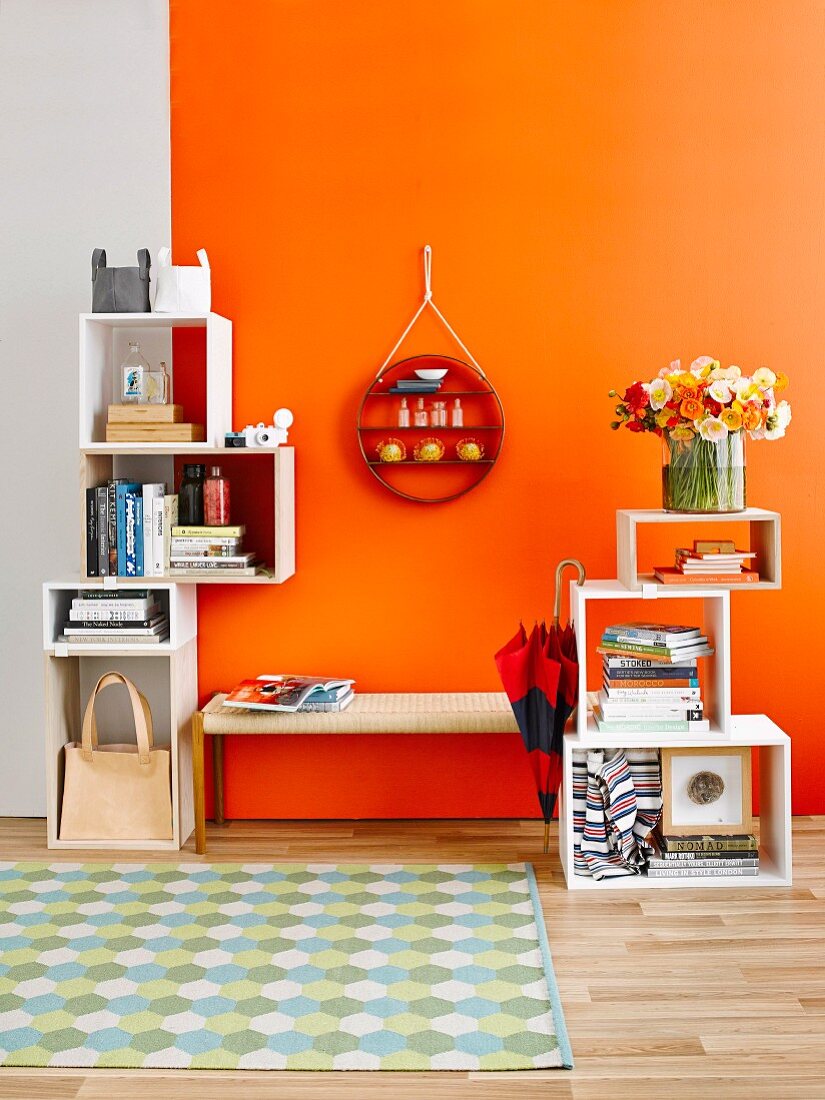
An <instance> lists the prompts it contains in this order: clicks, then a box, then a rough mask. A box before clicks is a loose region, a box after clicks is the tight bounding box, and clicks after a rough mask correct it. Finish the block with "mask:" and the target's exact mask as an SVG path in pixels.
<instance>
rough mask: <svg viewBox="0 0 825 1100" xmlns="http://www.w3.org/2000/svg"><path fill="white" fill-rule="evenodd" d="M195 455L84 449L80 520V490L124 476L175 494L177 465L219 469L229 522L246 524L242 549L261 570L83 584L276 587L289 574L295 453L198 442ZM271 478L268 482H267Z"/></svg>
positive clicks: (97, 579)
mask: <svg viewBox="0 0 825 1100" xmlns="http://www.w3.org/2000/svg"><path fill="white" fill-rule="evenodd" d="M197 446H198V449H197V450H196V451H192V450H190V448H189V447H187V448H186V449H185V450H181V448H179V447H170V446H168V445H166V446H164V447H162V448H160V447H159V448H157V449H155V448H146V447H143V448H141V447H137V448H135V449H129V450H124V449H122V448H121V447H116V448H113V447H111V446H109V447H107V448H105V449H101V450H92V451H90V450H88V449H87V450H84V451H83V452H81V458H80V508H81V512H80V515H81V517H84V516H85V507H86V503H85V502H86V489H87V488H93V487H96V486H98V485H103V484H105V483H106V482H107V481H109V480H110V479H111V478H116V477H128V478H130V479H132V480H133V481H135V482H138V483H140V484H150V483H152V482H165V483H166V485H167V488H168V491H169V492H173V491H176V490H177V486H178V483H179V480H180V477H179V475H180V469H181V467H182V465H183V462H198V461H201V462H203V463H204V464H205V465H206V466H207V469H208V467H209V466H211V465H220V466H221V468H222V469H223V471H224V473H225V474H226V475H227V476H228V477H229V480H230V483H231V485H232V490H231V491H232V520H233V522H237V523H243V524H245V526H246V529H247V531H246V536H245V539H244V544H245V547H246V548H247V549H249V550H252V551H255V553H256V554H258V556H259V557H260V559H261V560H262V562H263V565H264V567H265V569H266V572H265V573H263V572H261V573H259V574H257V575H255V576H237V577H236V576H232V575H231V574H222V575H221V576H214V575H211V574H207V573H205V572H204V573H198V574H197V575H193V576H188V577H172V576H169V575H167V576H166V577H165V578H155V577H129V578H127V577H117V578H112V577H107V578H100V577H82V578H81V580H82V581H83V583H84V584H87V585H89V586H91V585H95V584H104V583H108V584H116V585H121V584H127V585H130V584H131V585H137V586H138V587H149V586H150V585H151V583H152V582H154V581H155V580H161V579H166V581H167V582H174V583H175V584H281V583H283V582H284V581H286V580H288V579H289V578H290V577H291V576H292V575H293V573H294V572H295V450H294V448H293V447H276V448H274V449H263V448H261V449H258V448H250V449H249V450H246V449H244V448H239V449H238V450H234V449H233V448H220V450H218V449H210V448H208V447H206V448H205V447H204V446H203V444H199V445H197ZM270 479H271V480H270ZM80 529H81V547H80V560H81V562H82V563H83V566H82V568H84V569H85V564H86V541H85V538H86V536H85V527H84V525H83V522H81V528H80Z"/></svg>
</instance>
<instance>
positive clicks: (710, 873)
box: [647, 865, 759, 878]
mask: <svg viewBox="0 0 825 1100" xmlns="http://www.w3.org/2000/svg"><path fill="white" fill-rule="evenodd" d="M647 873H648V877H649V878H723V877H731V878H748V877H755V876H756V875H758V874H759V868H758V867H691V866H689V865H685V866H684V867H651V868H650V870H649V871H648V872H647Z"/></svg>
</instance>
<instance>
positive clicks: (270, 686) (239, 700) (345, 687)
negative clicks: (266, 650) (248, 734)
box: [224, 675, 355, 711]
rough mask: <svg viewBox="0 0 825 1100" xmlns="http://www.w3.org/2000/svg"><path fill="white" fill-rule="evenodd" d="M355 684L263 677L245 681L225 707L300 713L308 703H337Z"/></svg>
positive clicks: (351, 682) (298, 678)
mask: <svg viewBox="0 0 825 1100" xmlns="http://www.w3.org/2000/svg"><path fill="white" fill-rule="evenodd" d="M354 683H355V681H354V680H325V679H323V678H322V677H320V676H291V675H280V676H278V675H276V676H259V677H258V678H257V679H256V680H242V681H241V683H240V684H238V686H237V687H236V688H235V689H234V691H231V692H230V693H229V695H227V697H226V699H225V700H224V706H227V707H245V708H247V709H249V710H283V711H296V710H299V709H300V708H301V707H302V706H303V705H304V704H305V703H316V702H318V703H335V702H336V700H341V699H343V698H344V697H345V696H346V695H347V693H348V692H351V690H352V685H353V684H354Z"/></svg>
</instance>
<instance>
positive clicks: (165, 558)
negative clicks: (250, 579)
mask: <svg viewBox="0 0 825 1100" xmlns="http://www.w3.org/2000/svg"><path fill="white" fill-rule="evenodd" d="M245 533H246V529H245V528H244V526H243V524H240V525H236V526H233V527H205V526H202V525H198V526H186V525H179V524H178V496H177V494H176V493H167V492H166V485H165V484H164V483H163V482H153V483H150V484H145V485H141V484H140V483H139V482H135V481H129V480H128V478H112V479H111V480H109V481H108V482H106V484H105V485H99V486H96V487H95V488H92V489H87V490H86V576H87V577H186V576H202V575H204V574H207V573H209V574H226V575H231V576H254V575H255V573H256V572H257V569H258V566H259V564H260V563H259V562H258V561H257V560H256V555H255V554H254V553H250V552H246V551H244V549H243V538H244V535H245Z"/></svg>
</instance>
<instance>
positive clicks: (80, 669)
mask: <svg viewBox="0 0 825 1100" xmlns="http://www.w3.org/2000/svg"><path fill="white" fill-rule="evenodd" d="M146 648H152V649H154V648H156V647H146ZM112 650H113V651H112V652H111V653H110V654H109V653H107V654H100V653H99V652H98V650H97V647H96V648H95V649H93V650H91V651H89V652H88V653H86V652H83V653H81V652H80V648H79V647H77V649H75V650H74V652H69V653H68V654H67V655H65V656H64V655H62V654H60V655H58V654H57V653H55V652H53V651H49V650H47V651H46V652H45V655H44V664H45V669H44V671H45V685H46V798H47V805H46V819H47V832H48V845H49V847H50V848H56V849H59V848H66V849H74V850H78V849H88V850H92V849H105V850H111V851H116V850H124V851H135V850H139V851H175V850H177V849H179V848H180V847H181V846H182V845H183V844H184V843H185V842H186V841H187V840H188V839H189V837H190V836H191V834H192V831H193V829H194V827H195V815H194V800H193V792H192V734H191V718H192V713H193V712H194V710H195V709H196V708H197V704H198V685H197V667H198V661H197V639H196V638H194V637H193V638H190V639H189V640H188V641H186V642H184V643H183V645H181V646H180V647H179V648H177V649H174V650H172V651H168V650H167V651H166V652H162V653H155V652H152V653H151V654H143V653H140V654H133V653H128V654H126V652H125V650H120V649H117V648H115V647H112ZM112 669H116V670H117V671H118V672H122V673H123V674H124V675H126V676H128V677H129V679H130V680H132V681H133V682H134V683H135V685H136V686H137V688H138V690H139V691H141V692H142V693H143V694H144V695H145V696H146V698H147V699H148V701H149V705H150V707H151V709H152V717H153V722H154V735H155V736H154V739H155V743H156V744H158V745H168V746H169V749H170V752H171V765H172V834H173V835H172V839H171V840H157V841H152V840H136V841H127V840H60V839H59V829H60V813H61V807H62V800H63V768H64V764H63V757H64V754H63V748H64V746H65V745H66V744H68V743H69V742H70V741H79V740H80V730H81V724H82V720H83V709H84V707H85V703H86V699H87V698H88V695H89V692H90V691H91V688H92V687H93V686H94V682H95V680H96V679H97V678H98V677H99V676H101V675H102V674H103V673H104V672H107V671H110V670H112ZM118 695H121V693H120V692H116V691H115V689H109V690H108V691H105V692H103V694H102V696H101V700H100V704H99V706H98V708H97V709H96V714H98V715H99V717H98V723H99V726H100V736H101V740H102V741H105V740H107V738H108V739H118V740H119V739H120V738H119V737H114V736H113V733H114V731H115V730H119V731H121V737H122V731H123V730H124V729H129V728H130V724H131V723H132V721H133V719H132V715H131V710H128V713H127V712H126V711H124V709H123V707H124V702H125V692H124V693H122V696H123V697H122V698H120V699H118V698H117V696H118Z"/></svg>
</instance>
